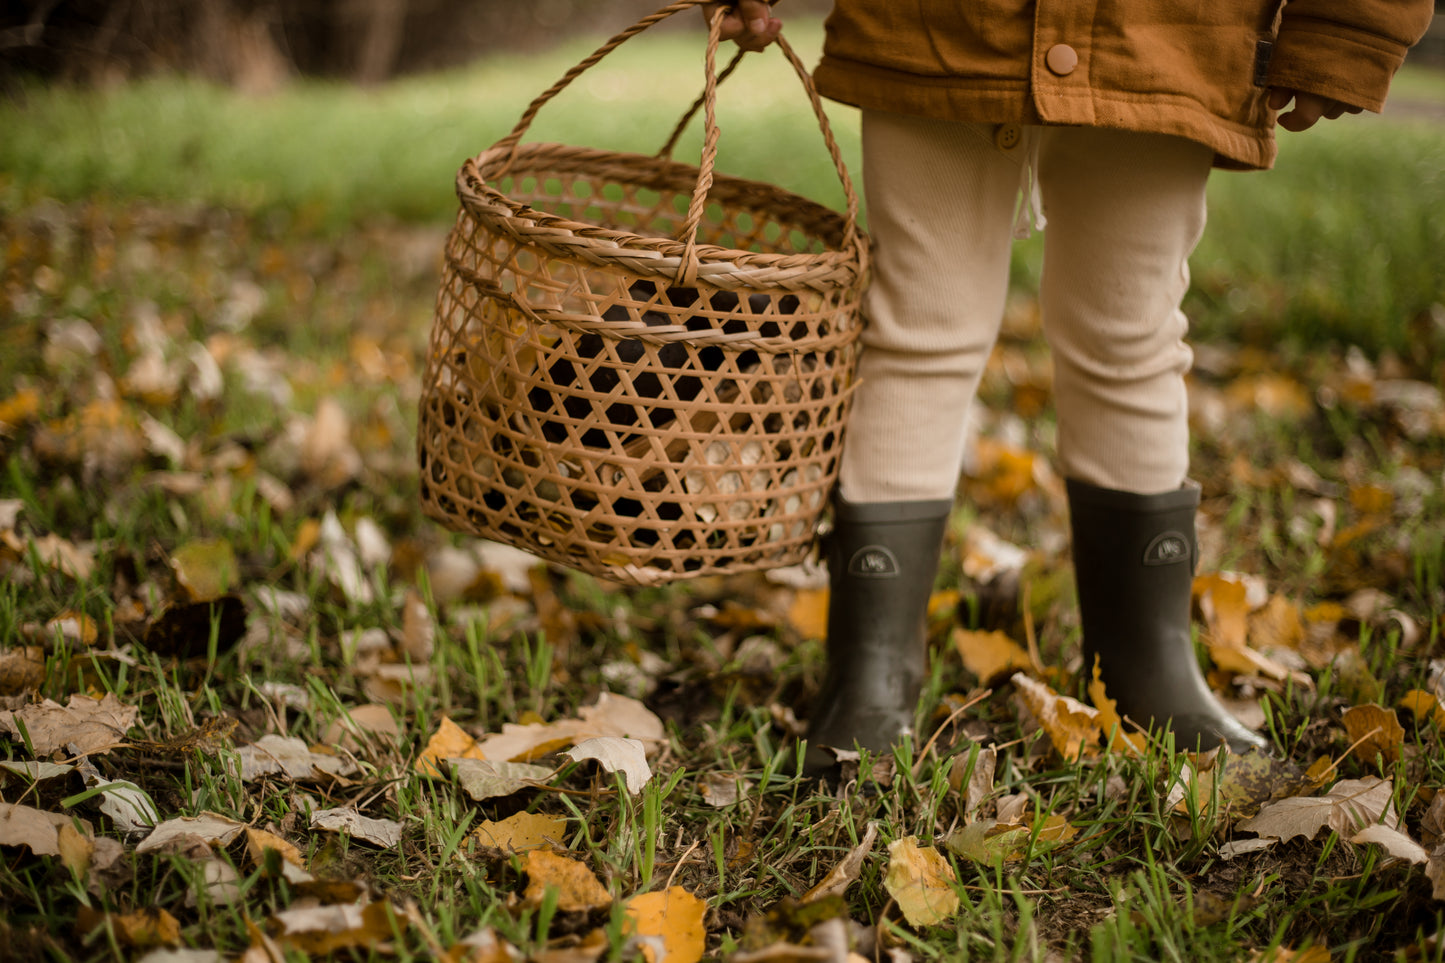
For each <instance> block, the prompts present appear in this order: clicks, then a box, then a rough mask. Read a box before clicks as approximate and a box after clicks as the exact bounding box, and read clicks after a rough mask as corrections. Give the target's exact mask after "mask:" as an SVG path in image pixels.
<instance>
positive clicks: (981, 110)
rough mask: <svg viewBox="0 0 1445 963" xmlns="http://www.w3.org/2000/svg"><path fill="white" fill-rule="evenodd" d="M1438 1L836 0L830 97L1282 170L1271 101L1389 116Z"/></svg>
mask: <svg viewBox="0 0 1445 963" xmlns="http://www.w3.org/2000/svg"><path fill="white" fill-rule="evenodd" d="M1433 6H1434V5H1433V2H1432V0H1287V2H1283V3H1281V2H1280V0H836V2H835V4H834V7H833V11H832V13H831V14H830V15H829V17H828V21H827V35H826V40H825V43H824V48H823V59H822V62H821V63H820V64H819V65H818V68H817V70H816V72H815V73H814V80H815V81H816V82H817V85H818V89H819V90H820V91H821V92H822V93H823V94H824V95H825V96H827V97H830V98H832V99H834V100H838V101H841V102H843V103H847V104H852V105H854V106H857V107H865V108H871V109H877V110H889V111H893V112H896V113H904V114H914V115H920V116H925V117H933V118H938V119H943V120H959V121H973V122H983V123H990V122H991V123H1001V124H1002V123H1020V124H1069V125H1083V126H1094V127H1111V128H1119V129H1124V130H1136V131H1149V132H1155V133H1165V134H1175V135H1178V136H1182V137H1187V138H1189V139H1191V140H1195V141H1199V142H1201V143H1203V144H1206V145H1208V146H1209V147H1211V148H1213V149H1214V151H1215V163H1216V165H1218V166H1220V167H1231V168H1244V169H1257V168H1267V167H1269V166H1271V165H1272V164H1273V162H1274V158H1275V143H1274V133H1273V128H1274V112H1273V111H1271V110H1269V108H1268V106H1267V105H1266V103H1265V98H1266V93H1267V88H1268V87H1271V86H1275V87H1288V88H1293V89H1295V90H1299V91H1304V92H1307V93H1313V94H1319V95H1322V96H1325V97H1329V98H1333V99H1335V100H1338V101H1340V102H1342V103H1345V104H1349V105H1352V106H1356V107H1361V108H1364V109H1367V110H1374V111H1378V110H1379V109H1380V108H1381V107H1382V106H1383V105H1384V102H1385V94H1386V92H1387V91H1388V89H1389V86H1390V78H1391V77H1392V76H1393V75H1394V73H1395V71H1396V70H1397V69H1398V68H1399V66H1400V63H1401V62H1402V61H1403V60H1404V57H1405V51H1406V49H1407V48H1408V47H1410V46H1411V45H1412V44H1414V43H1415V42H1416V41H1417V40H1419V39H1420V37H1421V36H1422V35H1423V34H1424V32H1425V29H1426V28H1427V27H1428V26H1429V23H1430V18H1431V16H1432V14H1433Z"/></svg>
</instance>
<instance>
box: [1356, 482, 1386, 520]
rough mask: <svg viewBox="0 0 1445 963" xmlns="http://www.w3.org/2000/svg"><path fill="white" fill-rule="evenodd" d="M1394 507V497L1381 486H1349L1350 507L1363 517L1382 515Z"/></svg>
mask: <svg viewBox="0 0 1445 963" xmlns="http://www.w3.org/2000/svg"><path fill="white" fill-rule="evenodd" d="M1394 505H1395V496H1394V495H1393V494H1391V493H1390V490H1389V489H1388V488H1385V487H1384V486H1383V485H1351V486H1350V506H1351V507H1352V508H1354V510H1355V511H1357V512H1360V513H1361V514H1364V515H1384V514H1386V513H1388V512H1389V511H1390V509H1391V508H1393V507H1394Z"/></svg>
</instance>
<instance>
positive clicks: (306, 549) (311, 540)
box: [286, 518, 321, 562]
mask: <svg viewBox="0 0 1445 963" xmlns="http://www.w3.org/2000/svg"><path fill="white" fill-rule="evenodd" d="M319 541H321V522H319V521H317V520H316V519H314V518H308V519H305V520H304V521H302V523H301V526H300V527H299V528H298V529H297V530H296V540H295V541H294V542H292V543H291V548H290V550H289V551H288V552H287V553H286V556H287V557H288V558H289V559H291V561H293V562H299V561H301V560H302V559H303V558H305V557H306V556H307V555H309V554H311V550H312V549H313V548H315V547H316V543H317V542H319Z"/></svg>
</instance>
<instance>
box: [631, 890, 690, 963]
mask: <svg viewBox="0 0 1445 963" xmlns="http://www.w3.org/2000/svg"><path fill="white" fill-rule="evenodd" d="M626 911H627V926H628V931H629V932H630V933H631V935H632V936H633V938H634V939H636V940H637V941H638V942H639V943H640V944H641V946H642V955H643V957H644V958H646V959H647V961H648V963H697V961H698V960H700V959H702V955H703V952H704V950H705V949H706V947H707V929H706V928H705V927H704V926H703V918H704V917H706V916H707V904H706V903H704V902H703V901H702V900H700V899H698V898H697V897H696V896H694V895H692V894H691V893H689V892H688V891H687V890H685V889H683V888H682V887H681V886H674V887H672V888H671V889H668V890H665V891H663V892H660V893H643V894H641V895H640V896H634V897H632V899H630V900H628V901H627V905H626Z"/></svg>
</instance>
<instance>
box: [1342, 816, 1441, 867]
mask: <svg viewBox="0 0 1445 963" xmlns="http://www.w3.org/2000/svg"><path fill="white" fill-rule="evenodd" d="M1350 842H1352V843H1354V844H1355V845H1357V846H1362V845H1364V844H1365V843H1374V844H1375V845H1376V846H1380V847H1382V848H1383V849H1384V850H1385V852H1387V853H1389V854H1390V855H1391V856H1394V857H1395V858H1396V859H1403V860H1406V861H1407V862H1411V863H1426V862H1429V860H1430V854H1429V853H1427V852H1426V851H1425V847H1424V846H1421V845H1420V844H1419V843H1417V842H1415V840H1413V839H1411V838H1410V837H1409V836H1407V835H1405V834H1404V833H1402V832H1401V831H1400V830H1398V829H1391V828H1390V827H1389V826H1380V825H1378V824H1377V825H1374V826H1366V827H1365V828H1364V829H1362V830H1360V831H1359V832H1358V833H1355V835H1353V836H1351V837H1350Z"/></svg>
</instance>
